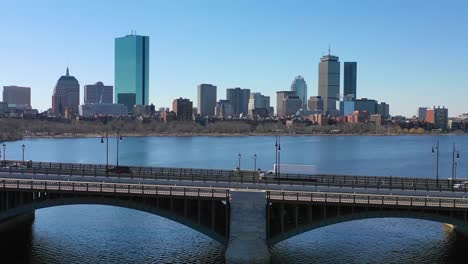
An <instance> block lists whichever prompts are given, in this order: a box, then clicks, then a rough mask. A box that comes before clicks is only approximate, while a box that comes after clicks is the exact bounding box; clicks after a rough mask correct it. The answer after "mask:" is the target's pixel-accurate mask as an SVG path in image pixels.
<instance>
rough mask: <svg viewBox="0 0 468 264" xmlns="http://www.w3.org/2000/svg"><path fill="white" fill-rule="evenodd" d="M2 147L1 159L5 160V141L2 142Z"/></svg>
mask: <svg viewBox="0 0 468 264" xmlns="http://www.w3.org/2000/svg"><path fill="white" fill-rule="evenodd" d="M2 147H3V161H5V159H6V155H5V150H6V145H5V143H3V145H2Z"/></svg>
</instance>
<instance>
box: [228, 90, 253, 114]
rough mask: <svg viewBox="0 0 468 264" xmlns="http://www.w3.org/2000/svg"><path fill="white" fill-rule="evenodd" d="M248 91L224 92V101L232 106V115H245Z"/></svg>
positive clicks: (247, 106)
mask: <svg viewBox="0 0 468 264" xmlns="http://www.w3.org/2000/svg"><path fill="white" fill-rule="evenodd" d="M249 98H250V89H241V88H238V87H237V88H230V89H227V90H226V99H227V100H229V102H230V103H231V105H232V108H233V112H234V115H240V114H244V115H247V113H248V111H249V110H248V109H249Z"/></svg>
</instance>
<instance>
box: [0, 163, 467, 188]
mask: <svg viewBox="0 0 468 264" xmlns="http://www.w3.org/2000/svg"><path fill="white" fill-rule="evenodd" d="M2 162H3V161H2ZM3 165H5V166H3V167H2V166H0V172H4V173H10V174H12V173H22V174H24V173H26V174H34V175H37V174H44V175H59V176H60V175H64V176H83V177H84V176H92V177H98V176H99V177H101V176H105V177H119V178H121V177H125V178H141V179H154V180H178V181H203V182H207V181H211V182H229V183H241V184H242V183H252V184H258V183H261V184H267V185H268V184H277V185H291V186H292V185H302V186H316V187H318V186H328V187H350V188H373V189H390V190H426V191H453V192H467V191H468V184H461V183H462V182H463V180H456V181H452V180H442V179H441V180H438V181H436V180H435V179H427V178H408V177H383V176H352V175H297V174H280V178H275V177H273V176H272V177H262V178H260V177H259V174H258V172H255V171H235V170H215V169H197V168H170V167H136V166H128V168H129V170H130V172H131V173H120V174H119V173H115V172H112V171H108V170H107V169H106V165H102V164H77V163H54V162H33V163H32V164H30V166H27V165H23V164H22V162H21V161H6V162H5V163H4V164H3ZM124 167H127V166H124ZM109 168H112V167H109ZM456 183H458V184H459V185H458V186H457V185H455V184H456Z"/></svg>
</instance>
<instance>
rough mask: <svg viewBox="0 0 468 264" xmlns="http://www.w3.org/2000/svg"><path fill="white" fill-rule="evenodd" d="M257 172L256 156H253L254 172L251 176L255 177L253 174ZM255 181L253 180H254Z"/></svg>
mask: <svg viewBox="0 0 468 264" xmlns="http://www.w3.org/2000/svg"><path fill="white" fill-rule="evenodd" d="M256 171H257V154H256V153H255V154H254V170H253V175H254V176H255V172H256ZM254 179H255V178H254Z"/></svg>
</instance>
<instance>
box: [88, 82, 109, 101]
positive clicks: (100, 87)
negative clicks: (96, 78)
mask: <svg viewBox="0 0 468 264" xmlns="http://www.w3.org/2000/svg"><path fill="white" fill-rule="evenodd" d="M113 96H114V87H113V86H112V85H104V84H103V83H102V82H97V83H96V84H88V85H85V86H84V103H85V104H112V102H113V100H112V98H113Z"/></svg>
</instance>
